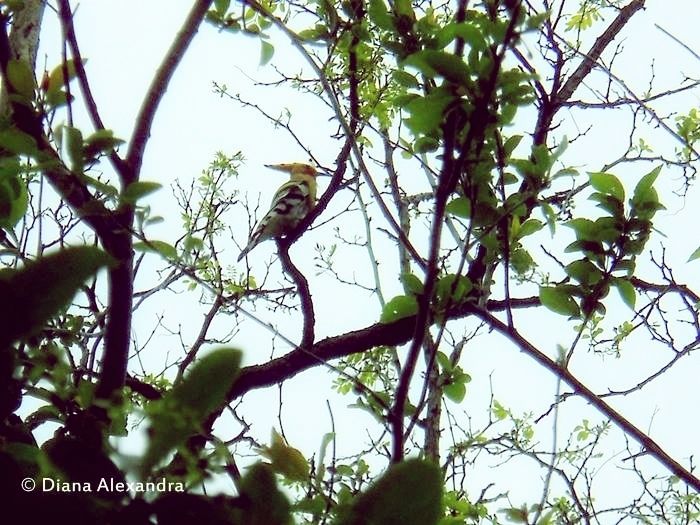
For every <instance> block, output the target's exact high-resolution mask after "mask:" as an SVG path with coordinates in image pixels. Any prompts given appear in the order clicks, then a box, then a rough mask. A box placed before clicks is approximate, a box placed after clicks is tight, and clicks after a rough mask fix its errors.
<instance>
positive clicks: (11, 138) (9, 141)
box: [0, 128, 38, 156]
mask: <svg viewBox="0 0 700 525" xmlns="http://www.w3.org/2000/svg"><path fill="white" fill-rule="evenodd" d="M0 147H2V148H3V149H5V150H7V151H9V152H10V153H12V154H14V155H29V156H33V155H35V154H36V153H37V151H38V147H37V145H36V140H34V137H32V136H31V135H28V134H27V133H25V132H23V131H20V130H18V129H15V128H10V129H4V130H2V131H0Z"/></svg>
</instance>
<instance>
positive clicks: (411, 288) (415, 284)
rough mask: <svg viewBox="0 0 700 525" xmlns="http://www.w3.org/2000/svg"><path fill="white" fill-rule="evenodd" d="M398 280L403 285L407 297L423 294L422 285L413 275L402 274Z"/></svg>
mask: <svg viewBox="0 0 700 525" xmlns="http://www.w3.org/2000/svg"><path fill="white" fill-rule="evenodd" d="M399 279H400V280H401V282H402V283H403V290H404V292H406V294H407V295H408V294H413V295H420V294H422V293H423V283H422V282H421V280H420V279H419V278H418V277H417V276H416V275H415V274H412V273H402V274H401V276H400V277H399Z"/></svg>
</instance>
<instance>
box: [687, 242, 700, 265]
mask: <svg viewBox="0 0 700 525" xmlns="http://www.w3.org/2000/svg"><path fill="white" fill-rule="evenodd" d="M699 257H700V246H698V247H697V248H696V249H695V251H694V252H693V253H691V254H690V257H688V262H690V261H694V260H695V259H697V258H699Z"/></svg>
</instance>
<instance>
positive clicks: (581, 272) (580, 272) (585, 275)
mask: <svg viewBox="0 0 700 525" xmlns="http://www.w3.org/2000/svg"><path fill="white" fill-rule="evenodd" d="M565 270H566V273H567V275H569V276H570V277H571V278H572V279H575V280H576V281H578V282H579V283H581V284H585V285H593V284H596V283H597V282H599V281H600V280H601V279H602V278H603V272H601V271H600V270H599V269H598V267H597V266H596V265H595V264H593V263H592V262H591V261H589V260H588V259H579V260H578V261H574V262H572V263H570V264H568V265H567V266H566V268H565Z"/></svg>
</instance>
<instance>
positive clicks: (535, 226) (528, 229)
mask: <svg viewBox="0 0 700 525" xmlns="http://www.w3.org/2000/svg"><path fill="white" fill-rule="evenodd" d="M542 228H544V223H543V222H542V221H540V220H538V219H528V220H526V221H525V222H524V223H522V224H521V225H520V229H519V230H518V239H522V238H523V237H527V236H528V235H532V234H533V233H536V232H538V231H540V230H541V229H542Z"/></svg>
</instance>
